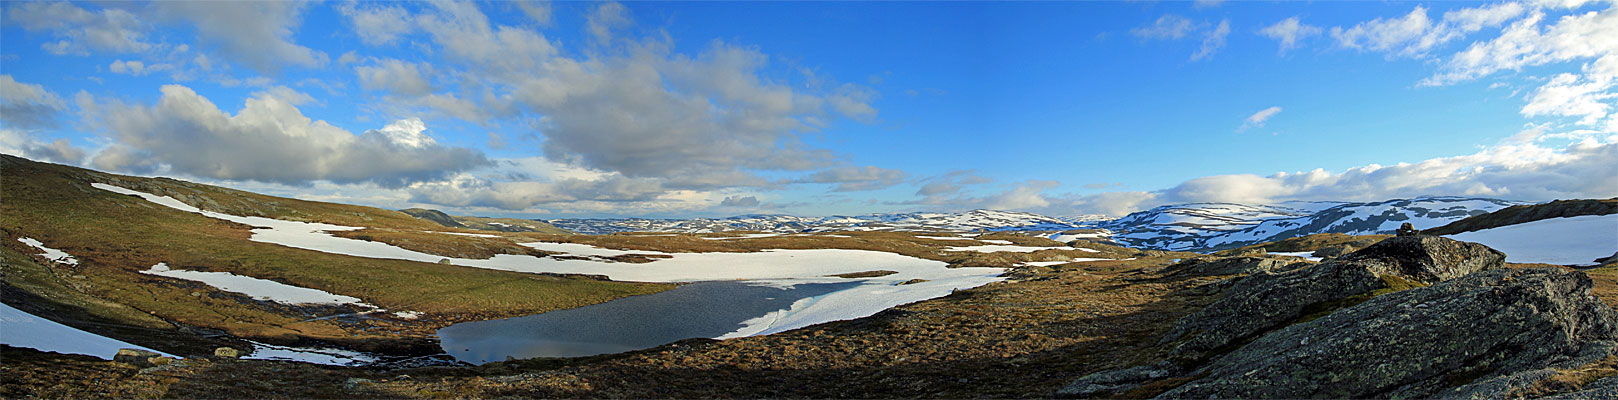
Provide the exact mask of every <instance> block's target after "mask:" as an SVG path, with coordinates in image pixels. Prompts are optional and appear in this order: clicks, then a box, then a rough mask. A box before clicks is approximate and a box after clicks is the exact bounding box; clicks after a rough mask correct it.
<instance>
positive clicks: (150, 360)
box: [112, 349, 174, 367]
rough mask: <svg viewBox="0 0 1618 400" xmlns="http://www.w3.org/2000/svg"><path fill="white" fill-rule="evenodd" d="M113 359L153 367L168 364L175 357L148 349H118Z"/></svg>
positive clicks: (138, 365)
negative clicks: (165, 355)
mask: <svg viewBox="0 0 1618 400" xmlns="http://www.w3.org/2000/svg"><path fill="white" fill-rule="evenodd" d="M112 360H113V361H117V362H121V363H125V364H129V365H134V366H137V367H152V366H157V365H163V364H168V363H169V362H172V361H174V358H173V357H164V356H163V355H162V354H158V353H156V352H153V351H148V350H141V349H118V353H117V354H114V355H113V356H112Z"/></svg>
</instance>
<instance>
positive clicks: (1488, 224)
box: [1421, 198, 1618, 235]
mask: <svg viewBox="0 0 1618 400" xmlns="http://www.w3.org/2000/svg"><path fill="white" fill-rule="evenodd" d="M1607 214H1618V198H1611V199H1605V200H1603V199H1582V200H1557V201H1552V202H1549V203H1544V204H1531V205H1523V206H1511V207H1506V208H1502V209H1499V210H1495V211H1494V212H1491V213H1488V214H1483V215H1476V216H1472V217H1469V218H1466V219H1463V220H1460V221H1455V222H1451V223H1449V224H1448V225H1444V226H1440V227H1437V228H1432V229H1428V230H1424V231H1422V232H1421V233H1423V234H1428V235H1454V234H1457V233H1461V232H1471V231H1478V230H1484V229H1489V228H1498V227H1502V226H1506V225H1516V224H1521V223H1524V222H1533V221H1538V220H1542V219H1549V218H1564V217H1577V216H1582V215H1607Z"/></svg>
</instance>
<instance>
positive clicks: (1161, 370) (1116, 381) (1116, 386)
mask: <svg viewBox="0 0 1618 400" xmlns="http://www.w3.org/2000/svg"><path fill="white" fill-rule="evenodd" d="M1177 373H1178V371H1177V370H1176V369H1175V367H1174V366H1172V365H1168V364H1167V363H1159V364H1155V365H1140V366H1135V367H1131V368H1125V369H1115V370H1108V371H1102V372H1097V373H1093V374H1090V375H1085V376H1084V377H1082V378H1079V379H1077V380H1074V381H1073V383H1069V384H1068V385H1067V386H1064V387H1062V389H1061V390H1057V391H1056V394H1057V395H1058V396H1063V397H1083V396H1096V395H1102V394H1109V393H1121V392H1125V391H1128V390H1131V389H1135V388H1138V387H1140V386H1141V384H1143V383H1145V382H1149V381H1153V380H1158V379H1163V378H1167V377H1170V376H1173V375H1175V374H1177Z"/></svg>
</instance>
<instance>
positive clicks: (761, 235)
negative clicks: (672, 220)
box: [702, 233, 830, 240]
mask: <svg viewBox="0 0 1618 400" xmlns="http://www.w3.org/2000/svg"><path fill="white" fill-rule="evenodd" d="M776 236H781V234H779V233H749V234H744V235H741V236H732V237H704V238H702V239H707V240H734V239H754V238H767V237H776ZM828 236H830V235H828Z"/></svg>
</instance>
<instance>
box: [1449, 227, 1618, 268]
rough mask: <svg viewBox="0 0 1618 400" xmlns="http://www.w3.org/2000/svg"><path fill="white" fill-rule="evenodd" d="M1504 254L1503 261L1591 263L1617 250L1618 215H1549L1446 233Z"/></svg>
mask: <svg viewBox="0 0 1618 400" xmlns="http://www.w3.org/2000/svg"><path fill="white" fill-rule="evenodd" d="M1449 237H1450V238H1451V239H1455V240H1460V241H1464V242H1476V243H1482V244H1483V245H1485V246H1489V247H1493V248H1494V249H1495V250H1500V251H1502V252H1505V253H1506V261H1510V262H1519V263H1545V264H1558V265H1592V264H1595V259H1597V258H1604V257H1609V256H1612V254H1613V253H1614V252H1618V214H1612V215H1586V216H1580V217H1570V218H1551V219H1542V220H1538V221H1533V222H1528V223H1522V224H1516V225H1508V226H1502V227H1499V228H1490V229H1484V230H1480V231H1472V232H1462V233H1457V234H1454V235H1449Z"/></svg>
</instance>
